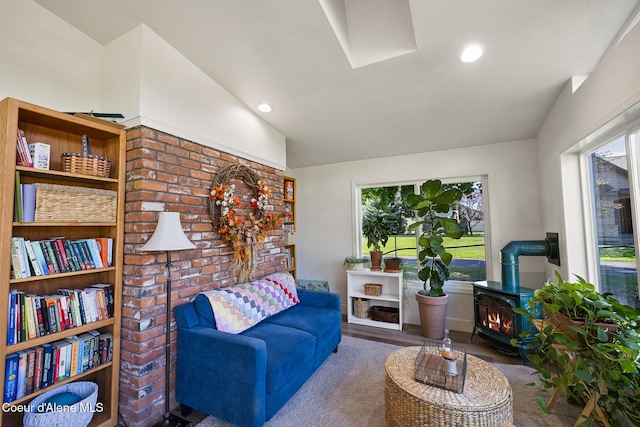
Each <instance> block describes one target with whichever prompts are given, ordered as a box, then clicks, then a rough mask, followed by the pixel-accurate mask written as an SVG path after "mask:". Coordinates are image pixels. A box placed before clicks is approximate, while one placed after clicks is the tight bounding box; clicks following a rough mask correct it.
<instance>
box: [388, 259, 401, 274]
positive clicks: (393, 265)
mask: <svg viewBox="0 0 640 427" xmlns="http://www.w3.org/2000/svg"><path fill="white" fill-rule="evenodd" d="M401 265H402V258H398V257H389V258H385V259H384V271H386V272H387V273H400V272H401V271H402V269H401V268H400V266H401Z"/></svg>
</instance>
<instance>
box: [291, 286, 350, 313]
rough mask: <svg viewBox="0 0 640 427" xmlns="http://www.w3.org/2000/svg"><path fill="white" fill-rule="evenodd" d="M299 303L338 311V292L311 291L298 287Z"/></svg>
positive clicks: (339, 308)
mask: <svg viewBox="0 0 640 427" xmlns="http://www.w3.org/2000/svg"><path fill="white" fill-rule="evenodd" d="M298 298H300V304H301V305H306V306H309V307H318V308H328V309H331V310H336V311H340V310H341V307H340V294H338V293H335V292H322V291H311V290H308V289H298Z"/></svg>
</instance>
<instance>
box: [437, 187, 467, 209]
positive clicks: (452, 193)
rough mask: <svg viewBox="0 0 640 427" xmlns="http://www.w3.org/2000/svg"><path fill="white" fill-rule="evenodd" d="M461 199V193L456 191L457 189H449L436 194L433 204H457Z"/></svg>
mask: <svg viewBox="0 0 640 427" xmlns="http://www.w3.org/2000/svg"><path fill="white" fill-rule="evenodd" d="M461 198H462V191H460V190H458V189H457V188H451V189H449V190H446V191H443V192H442V193H440V194H438V195H437V196H436V197H435V199H434V202H435V203H436V204H438V205H440V204H443V205H453V204H454V203H458V202H459V201H460V199H461Z"/></svg>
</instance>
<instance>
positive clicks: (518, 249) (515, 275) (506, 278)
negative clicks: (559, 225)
mask: <svg viewBox="0 0 640 427" xmlns="http://www.w3.org/2000/svg"><path fill="white" fill-rule="evenodd" d="M557 239H558V238H557V234H555V236H554V235H552V233H549V234H548V235H547V238H546V239H544V240H514V241H511V242H509V243H507V244H506V246H505V247H503V248H502V249H501V250H500V257H501V263H502V286H503V287H504V288H508V289H513V290H518V289H519V288H520V279H519V277H520V268H519V264H518V257H519V256H520V255H528V256H546V257H547V259H549V262H553V263H554V264H556V262H554V261H555V260H556V258H558V240H557ZM557 264H558V265H559V259H558V262H557Z"/></svg>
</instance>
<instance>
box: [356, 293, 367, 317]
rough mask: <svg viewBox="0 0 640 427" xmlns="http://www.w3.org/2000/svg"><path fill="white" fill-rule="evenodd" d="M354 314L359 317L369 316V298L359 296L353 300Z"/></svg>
mask: <svg viewBox="0 0 640 427" xmlns="http://www.w3.org/2000/svg"><path fill="white" fill-rule="evenodd" d="M353 315H354V316H356V317H357V318H359V319H366V318H368V317H369V300H368V299H362V298H357V299H354V300H353Z"/></svg>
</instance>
